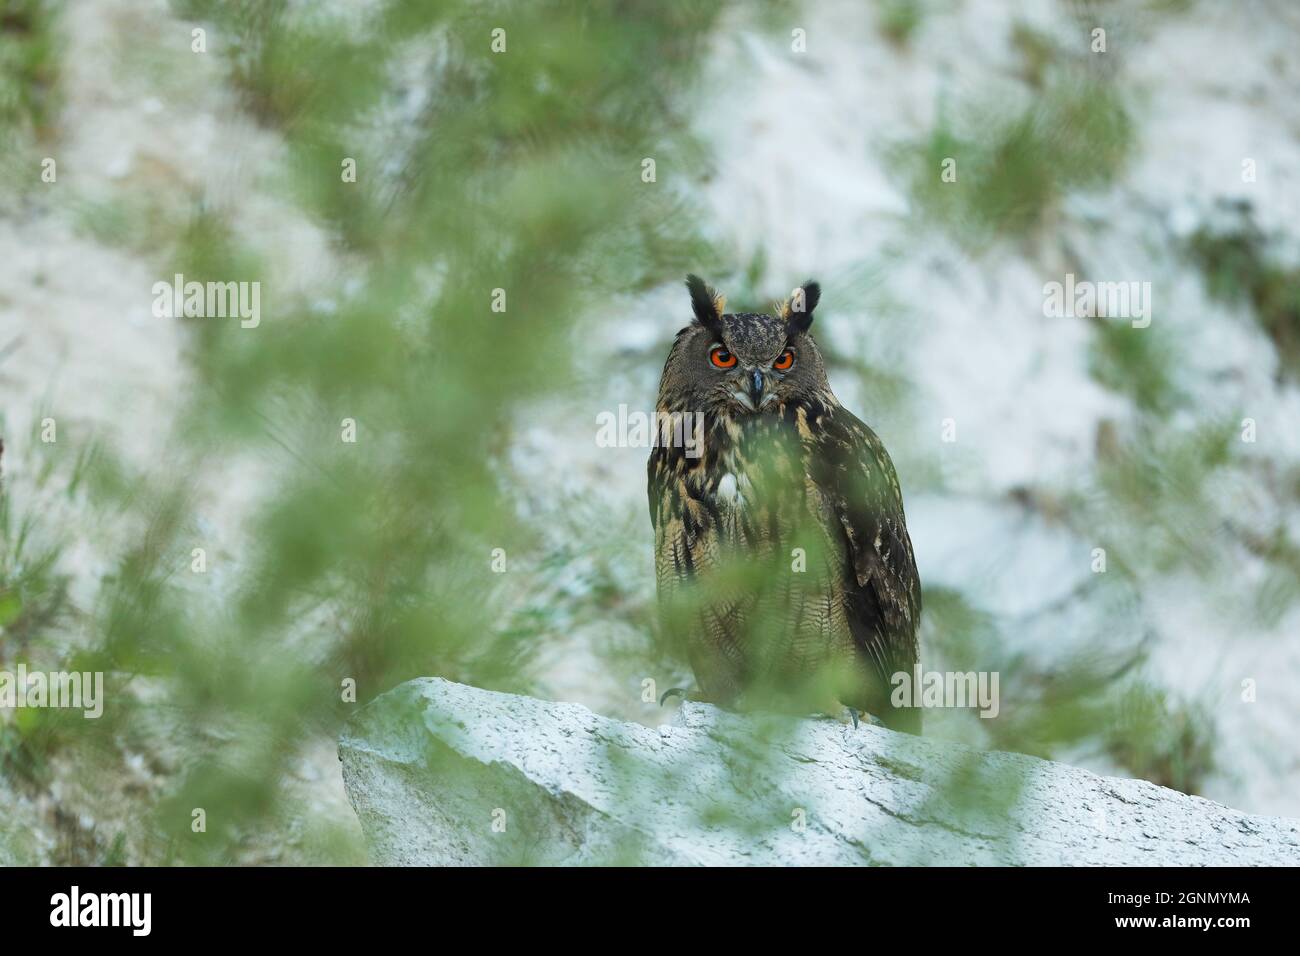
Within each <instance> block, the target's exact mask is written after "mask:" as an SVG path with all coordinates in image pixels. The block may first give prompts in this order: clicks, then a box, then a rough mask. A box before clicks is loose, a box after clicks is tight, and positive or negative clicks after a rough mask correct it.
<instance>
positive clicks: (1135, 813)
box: [339, 678, 1300, 866]
mask: <svg viewBox="0 0 1300 956" xmlns="http://www.w3.org/2000/svg"><path fill="white" fill-rule="evenodd" d="M339 759H340V760H341V761H342V763H343V778H344V782H345V784H346V786H347V792H348V796H349V798H350V799H351V801H352V806H353V807H354V808H355V810H356V812H357V815H358V817H359V818H360V820H361V825H362V828H363V829H364V831H365V834H366V838H367V841H368V844H369V846H370V851H371V857H372V860H373V862H374V863H376V864H384V865H393V864H399V865H406V864H417V865H440V864H610V863H645V864H661V865H662V864H713V865H745V864H755V865H759V864H761V865H785V864H843V865H861V864H945V865H953V864H957V865H962V864H981V865H985V864H1048V865H1054V864H1067V865H1100V864H1112V865H1132V864H1140V865H1177V866H1187V865H1202V864H1238V865H1240V864H1257V865H1276V864H1289V865H1297V864H1300V821H1295V820H1290V819H1283V818H1274V817H1261V816H1252V815H1249V814H1245V813H1239V812H1237V811H1235V810H1231V809H1229V808H1227V807H1224V806H1221V805H1219V804H1216V803H1213V802H1211V801H1209V800H1204V799H1201V798H1199V797H1189V796H1187V795H1185V794H1182V793H1178V792H1177V791H1173V790H1167V789H1165V788H1163V787H1158V786H1156V785H1154V784H1151V783H1147V782H1145V781H1141V780H1124V779H1118V778H1113V777H1102V776H1098V775H1097V774H1094V773H1089V772H1088V771H1085V770H1080V769H1078V768H1075V767H1070V766H1066V765H1064V764H1059V763H1052V762H1050V761H1045V760H1039V759H1037V758H1034V757H1028V756H1024V755H1020V754H1012V753H997V752H992V753H986V752H980V751H976V750H972V749H970V748H966V747H962V746H959V745H956V744H951V743H944V742H940V741H934V740H927V739H921V738H915V737H909V736H906V735H903V734H897V733H894V732H892V731H889V730H885V729H883V728H879V727H874V726H869V725H867V724H863V725H862V726H861V727H858V728H852V727H847V726H844V725H841V724H839V723H836V722H835V721H832V720H827V719H820V720H819V719H806V720H799V719H792V718H772V717H769V718H764V717H760V716H755V715H737V714H731V713H728V712H725V711H721V710H718V709H717V708H714V707H712V706H709V705H705V704H695V703H687V704H684V705H683V706H682V709H681V711H680V712H679V714H678V722H677V724H675V725H673V726H665V727H659V728H651V727H646V726H643V725H641V724H635V723H624V722H621V721H617V720H611V719H609V718H606V717H601V716H598V715H597V714H594V713H592V712H591V711H589V710H587V709H586V708H585V707H582V706H580V705H578V704H566V703H555V702H551V701H545V700H538V699H535V698H531V697H520V696H515V695H511V694H501V693H495V692H492V691H486V690H480V689H478V688H474V687H467V686H464V685H462V684H454V683H450V682H448V681H445V680H441V679H438V678H424V679H420V680H414V681H410V682H408V683H406V684H403V685H401V686H399V687H397V688H395V689H394V690H392V691H390V692H389V693H387V694H384V695H383V696H381V697H379V698H377V699H375V700H374V701H372V702H371V703H370V704H368V705H367V706H366V707H365V708H363V709H362V711H361V712H360V713H359V714H358V715H357V716H356V717H355V718H354V719H353V721H352V722H351V723H350V724H349V726H348V727H347V729H346V731H345V732H344V734H343V736H342V738H341V740H340V743H339Z"/></svg>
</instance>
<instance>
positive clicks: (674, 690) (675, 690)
mask: <svg viewBox="0 0 1300 956" xmlns="http://www.w3.org/2000/svg"><path fill="white" fill-rule="evenodd" d="M673 694H676V695H677V696H678V697H680V698H681V699H682V700H685V699H686V697H687V694H688V691H687V690H686V688H685V687H669V688H668V689H667V690H666V691H664V692H663V693H662V694H660V695H659V706H660V707H662V706H663V705H664V702H665V701H667V700H668V698H669V697H671V696H673Z"/></svg>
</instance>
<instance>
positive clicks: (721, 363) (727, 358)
mask: <svg viewBox="0 0 1300 956" xmlns="http://www.w3.org/2000/svg"><path fill="white" fill-rule="evenodd" d="M709 361H710V362H712V363H713V364H714V365H716V366H717V367H718V368H733V367H734V366H735V364H736V356H734V355H732V354H731V353H730V352H728V351H727V350H726V349H724V348H723V347H722V346H721V345H719V346H718V347H717V348H716V349H714V350H713V351H712V352H710V353H709Z"/></svg>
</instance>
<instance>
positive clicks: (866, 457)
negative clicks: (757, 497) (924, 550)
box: [800, 407, 921, 687]
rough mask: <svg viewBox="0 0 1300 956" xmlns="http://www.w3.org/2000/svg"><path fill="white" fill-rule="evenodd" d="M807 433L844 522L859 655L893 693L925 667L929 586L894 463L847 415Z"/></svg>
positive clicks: (827, 417)
mask: <svg viewBox="0 0 1300 956" xmlns="http://www.w3.org/2000/svg"><path fill="white" fill-rule="evenodd" d="M807 425H808V427H807V428H806V429H805V428H801V429H800V431H801V433H802V434H803V435H804V440H805V444H806V446H807V447H808V452H809V458H808V476H809V478H811V479H812V481H813V483H814V484H815V485H816V486H817V489H818V491H819V492H820V493H821V495H822V497H823V500H824V504H825V505H826V507H827V508H828V510H829V511H830V513H831V514H832V515H833V516H834V519H835V520H837V521H838V522H839V525H840V526H841V527H842V529H843V532H844V539H845V541H846V542H847V547H848V558H849V564H850V566H851V568H852V578H851V579H850V580H848V581H846V582H845V591H846V593H845V602H846V604H847V606H848V610H849V626H850V629H851V630H852V632H853V640H854V644H855V646H856V647H857V650H858V652H859V653H860V654H861V655H862V656H863V658H864V659H865V660H866V661H867V662H868V664H869V665H870V666H871V669H872V670H873V671H875V673H876V674H878V675H879V676H880V678H881V679H882V681H883V686H885V687H888V686H889V680H890V678H891V676H892V675H893V674H895V673H897V672H898V671H908V672H910V671H911V669H912V666H913V664H915V662H916V659H917V653H918V650H917V638H916V632H917V625H918V623H919V622H920V617H921V583H920V579H919V578H918V576H917V573H916V562H915V560H914V558H913V556H912V541H911V538H909V537H908V534H907V523H906V520H905V518H904V516H903V496H902V492H901V491H900V489H899V486H898V478H897V476H896V475H895V474H894V465H893V462H891V461H890V460H889V454H888V452H886V451H885V447H884V445H883V444H881V442H880V439H879V438H877V437H876V434H875V432H873V431H872V430H871V429H870V428H868V427H867V426H866V425H864V424H863V423H862V422H861V421H859V420H858V419H857V418H856V417H855V416H854V415H852V414H851V413H850V412H848V411H847V410H846V409H844V408H842V407H836V408H833V409H827V410H826V411H825V413H824V414H822V415H820V416H819V417H818V418H817V419H816V420H815V421H810V422H807Z"/></svg>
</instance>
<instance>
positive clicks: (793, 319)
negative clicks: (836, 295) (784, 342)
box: [781, 279, 822, 335]
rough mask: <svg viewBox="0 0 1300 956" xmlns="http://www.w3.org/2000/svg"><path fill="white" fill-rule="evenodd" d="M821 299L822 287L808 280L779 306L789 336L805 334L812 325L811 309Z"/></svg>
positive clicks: (815, 306)
mask: <svg viewBox="0 0 1300 956" xmlns="http://www.w3.org/2000/svg"><path fill="white" fill-rule="evenodd" d="M821 297H822V287H821V286H819V285H818V284H817V283H816V282H814V281H813V280H812V279H809V280H808V281H807V282H805V283H804V284H803V285H801V286H800V287H799V288H797V289H795V290H794V292H792V293H791V294H790V298H788V299H786V300H785V302H783V303H782V304H781V319H782V320H783V321H784V322H785V324H786V326H787V327H788V328H789V330H790V334H791V335H795V334H796V333H799V332H807V331H808V329H809V327H810V326H811V325H812V320H813V309H815V308H817V301H818V300H819V299H820V298H821Z"/></svg>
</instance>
